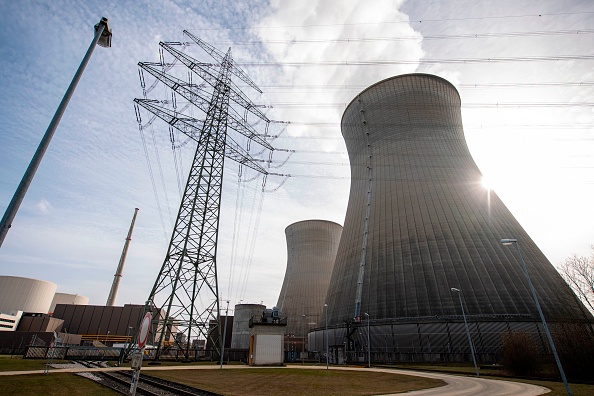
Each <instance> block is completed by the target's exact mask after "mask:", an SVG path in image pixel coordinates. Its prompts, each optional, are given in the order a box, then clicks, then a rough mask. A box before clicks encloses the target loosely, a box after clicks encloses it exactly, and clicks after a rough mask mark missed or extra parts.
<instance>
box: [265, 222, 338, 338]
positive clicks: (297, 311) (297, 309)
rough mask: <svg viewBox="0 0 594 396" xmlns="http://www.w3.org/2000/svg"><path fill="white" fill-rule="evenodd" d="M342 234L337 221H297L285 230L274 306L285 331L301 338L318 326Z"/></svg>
mask: <svg viewBox="0 0 594 396" xmlns="http://www.w3.org/2000/svg"><path fill="white" fill-rule="evenodd" d="M341 233H342V227H341V226H340V225H339V224H336V223H333V222H330V221H325V220H305V221H300V222H297V223H294V224H291V225H290V226H288V227H287V228H286V229H285V235H286V237H287V270H286V272H285V280H284V281H283V286H282V289H281V292H280V296H279V298H278V303H277V305H276V306H277V307H278V309H279V310H280V312H281V315H282V316H286V317H287V327H286V331H285V333H286V334H292V335H294V336H297V337H303V336H304V332H307V331H308V330H309V329H310V328H313V327H318V326H320V324H321V316H322V312H323V310H324V304H325V303H326V300H325V298H326V292H327V290H328V284H329V283H330V276H331V274H332V268H333V267H334V260H335V258H336V250H337V249H338V243H339V241H340V234H341ZM304 315H305V316H304Z"/></svg>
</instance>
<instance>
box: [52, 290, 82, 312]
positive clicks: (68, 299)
mask: <svg viewBox="0 0 594 396" xmlns="http://www.w3.org/2000/svg"><path fill="white" fill-rule="evenodd" d="M56 304H69V305H88V304H89V297H85V296H81V295H80V294H69V293H56V294H55V295H54V299H53V300H52V305H51V306H50V309H49V313H50V314H51V313H53V312H54V309H56Z"/></svg>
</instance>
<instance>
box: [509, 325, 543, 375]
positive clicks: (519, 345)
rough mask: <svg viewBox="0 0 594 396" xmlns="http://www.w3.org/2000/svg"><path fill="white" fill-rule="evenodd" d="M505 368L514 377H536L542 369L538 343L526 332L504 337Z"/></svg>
mask: <svg viewBox="0 0 594 396" xmlns="http://www.w3.org/2000/svg"><path fill="white" fill-rule="evenodd" d="M502 344H503V350H502V354H503V359H502V363H503V365H504V367H505V368H506V369H507V370H508V371H509V372H510V373H511V374H512V375H518V376H523V375H534V374H536V372H537V371H538V369H539V368H540V356H539V353H538V347H537V345H536V342H535V341H534V340H533V339H532V337H530V334H528V333H525V332H514V333H505V334H503V336H502Z"/></svg>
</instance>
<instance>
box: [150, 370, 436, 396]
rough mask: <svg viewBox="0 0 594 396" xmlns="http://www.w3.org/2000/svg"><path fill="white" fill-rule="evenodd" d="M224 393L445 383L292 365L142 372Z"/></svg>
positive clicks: (288, 393) (393, 388)
mask: <svg viewBox="0 0 594 396" xmlns="http://www.w3.org/2000/svg"><path fill="white" fill-rule="evenodd" d="M145 374H149V375H152V376H155V377H159V378H164V379H167V380H170V381H175V382H179V383H182V384H186V385H190V386H195V387H197V388H200V389H204V390H208V391H211V392H215V393H220V394H224V395H229V396H233V395H238V396H239V395H241V396H249V395H257V396H268V395H270V396H276V395H281V394H282V395H284V396H297V395H342V396H351V395H379V394H386V393H395V392H407V391H412V390H418V389H426V388H434V387H437V386H442V385H444V382H442V381H439V380H434V379H429V378H420V377H413V376H407V375H395V374H385V373H369V372H356V371H338V370H301V369H291V368H279V369H275V368H270V369H240V370H208V371H203V370H177V371H151V372H145Z"/></svg>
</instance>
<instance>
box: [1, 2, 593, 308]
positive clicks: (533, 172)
mask: <svg viewBox="0 0 594 396" xmlns="http://www.w3.org/2000/svg"><path fill="white" fill-rule="evenodd" d="M101 16H105V17H107V18H109V21H110V25H111V27H112V30H113V47H112V48H110V49H105V48H97V49H96V50H95V53H94V55H93V58H92V59H91V62H90V63H89V65H88V67H87V69H86V71H85V74H84V76H83V78H82V80H81V82H80V84H79V86H78V88H77V90H76V92H75V94H74V97H73V98H72V100H71V102H70V105H69V107H68V109H67V111H66V113H65V115H64V117H63V119H62V121H61V123H60V126H59V128H58V130H57V132H56V135H55V137H54V139H53V141H52V143H51V145H50V147H49V150H48V152H47V153H46V155H45V158H44V160H43V162H42V164H41V166H40V168H39V170H38V172H37V175H36V177H35V179H34V181H33V183H32V185H31V188H30V189H29V192H28V194H27V196H26V198H25V200H24V202H23V204H22V206H21V208H20V211H19V213H18V215H17V217H16V219H15V221H14V222H13V227H12V229H11V230H10V232H9V234H8V236H7V238H6V240H5V242H4V245H3V246H2V248H0V274H3V275H16V276H25V277H31V278H38V279H44V280H49V281H52V282H55V283H57V284H58V291H61V292H65V293H78V294H82V295H86V296H89V297H90V303H92V304H104V303H105V300H106V299H107V295H108V292H109V287H110V286H111V282H112V280H113V273H114V272H115V269H116V266H117V263H118V260H119V256H120V254H121V250H122V247H123V243H124V239H125V237H126V233H127V231H128V227H129V224H130V220H131V218H132V215H133V212H134V208H135V207H139V208H140V212H139V214H138V219H137V223H136V228H135V230H134V234H133V237H132V243H131V246H130V250H129V253H128V259H127V262H126V267H125V270H124V277H123V279H122V282H121V285H120V290H119V294H118V298H117V303H118V304H124V303H142V302H143V301H144V300H145V299H146V297H147V296H148V293H149V292H150V289H151V287H152V285H153V283H154V280H155V278H156V276H157V273H158V270H159V268H160V266H161V264H162V260H163V258H164V255H165V253H166V248H167V242H168V239H169V234H170V232H171V227H172V223H173V219H174V217H175V213H176V212H177V206H178V203H179V199H180V196H179V190H178V183H177V179H178V178H180V177H181V178H182V179H183V181H182V182H185V174H183V176H180V175H181V174H182V173H177V172H176V169H175V162H174V156H173V154H172V151H171V149H170V146H171V143H170V141H169V132H168V130H167V128H166V127H165V126H163V124H162V123H159V122H157V121H155V122H154V123H153V124H152V126H151V127H150V128H147V129H145V139H146V141H147V146H146V147H147V150H148V153H149V159H150V164H151V169H152V170H153V175H154V181H155V189H156V191H157V198H156V197H155V194H154V192H153V184H152V182H151V178H150V175H149V171H148V167H147V158H146V156H145V151H144V146H143V143H142V140H141V137H140V134H139V130H138V125H137V122H136V118H135V115H134V106H133V102H132V100H133V99H134V98H137V97H138V98H139V97H142V89H141V87H140V84H139V79H138V71H137V63H138V62H139V61H158V59H159V50H158V43H159V41H188V38H187V37H185V36H184V35H183V34H182V31H183V30H184V29H187V30H189V31H190V32H192V33H193V34H195V35H196V36H199V37H201V38H203V39H204V40H206V41H207V42H209V43H211V44H213V45H214V46H216V47H217V48H219V49H220V50H222V51H226V49H227V48H228V47H232V51H233V56H234V58H235V60H236V62H238V63H239V64H243V65H244V69H245V70H246V72H247V73H248V74H249V75H250V76H251V77H252V79H253V80H254V81H255V82H256V83H257V84H259V85H260V86H262V89H263V91H264V94H263V95H253V92H252V93H251V95H250V96H251V97H252V99H253V100H254V101H256V102H258V103H263V104H267V105H271V106H273V108H272V109H270V110H268V111H269V113H268V114H269V115H270V117H271V118H274V119H277V120H284V121H291V123H292V124H291V125H290V126H289V127H288V128H287V129H286V130H285V131H284V132H283V134H282V135H281V136H282V137H281V138H279V139H277V140H276V141H275V143H274V145H275V146H276V147H279V148H287V149H295V150H297V152H296V153H295V154H294V155H292V156H291V157H290V158H289V160H288V161H287V163H286V164H285V165H284V166H282V167H280V168H278V169H276V171H277V172H278V173H283V174H292V175H293V176H294V177H291V178H289V179H288V180H286V181H284V179H283V178H281V177H270V178H268V180H267V184H266V190H267V191H268V192H266V193H262V192H261V179H258V180H256V181H254V182H249V183H248V182H246V183H241V184H240V183H238V182H237V179H238V175H237V165H236V164H233V163H231V161H227V165H226V168H227V169H226V172H227V173H226V176H225V177H226V181H225V187H224V198H223V206H222V218H221V235H220V241H221V243H220V248H219V253H220V254H219V278H220V286H221V294H222V298H223V299H230V300H231V302H232V303H237V302H239V301H240V300H243V301H244V302H260V301H263V302H264V303H265V304H267V305H269V306H271V305H274V304H275V303H276V300H277V297H278V293H279V291H280V287H281V283H282V280H283V276H284V271H285V266H286V251H285V250H286V247H285V236H284V229H285V227H287V226H288V225H290V224H292V223H293V222H296V221H300V220H306V219H327V220H332V221H335V222H337V223H340V224H342V222H343V219H344V211H345V209H346V204H347V200H348V188H349V180H348V177H349V168H348V166H347V165H346V164H348V158H347V156H346V152H345V151H346V150H345V148H344V144H343V142H342V139H341V134H340V128H339V122H340V117H341V114H342V111H343V110H344V106H345V105H346V104H347V103H348V102H350V100H351V99H352V98H353V97H354V96H355V95H356V94H357V93H358V92H359V91H361V90H362V89H364V88H365V87H366V86H368V85H370V84H373V83H374V82H377V81H379V80H381V79H383V78H387V77H390V76H393V75H397V74H401V73H409V72H415V71H417V72H424V73H433V74H437V75H439V76H442V77H444V78H446V79H448V80H449V81H451V82H452V83H453V84H455V85H456V86H457V87H458V89H459V91H460V94H461V97H462V103H463V108H462V116H463V120H464V129H465V133H466V136H467V140H468V144H469V147H470V150H471V152H472V154H473V157H474V159H475V161H476V162H477V164H478V165H479V167H480V168H481V170H482V172H483V174H484V175H485V176H487V177H488V178H489V179H490V181H491V184H492V185H493V187H494V188H495V190H496V191H497V193H498V194H499V195H500V196H501V198H502V199H503V200H504V202H505V203H506V204H507V206H508V207H509V208H510V210H511V211H512V213H514V215H515V216H516V218H517V219H518V220H519V221H520V223H521V224H522V225H523V226H524V228H525V229H526V230H527V231H528V233H529V234H530V235H531V236H532V238H533V239H534V240H535V241H536V243H537V244H538V245H539V247H540V248H541V249H542V250H543V252H544V253H545V254H546V255H547V257H548V258H549V259H550V260H551V262H552V263H553V264H555V265H559V264H560V263H561V262H562V261H563V259H564V258H565V257H567V256H569V255H570V254H572V253H580V254H585V253H586V252H587V250H588V247H589V245H590V244H592V243H594V229H593V228H592V226H591V222H592V219H594V207H593V205H592V204H591V201H592V198H593V196H594V159H593V157H592V153H593V152H594V131H593V126H594V106H593V105H592V97H593V96H592V93H593V87H594V85H593V82H594V72H593V70H594V68H593V67H592V66H593V62H594V59H592V56H593V55H594V51H593V48H594V34H593V33H591V32H589V30H588V29H589V28H591V27H592V26H593V24H592V22H593V21H594V6H593V5H591V2H589V1H522V2H517V1H507V0H504V1H498V2H489V3H488V5H487V2H477V1H465V0H460V1H447V0H435V1H422V2H420V1H406V2H402V1H393V0H392V1H387V0H378V1H373V2H356V1H340V2H338V1H327V0H326V1H322V0H308V1H272V0H271V1H249V2H246V1H244V2H239V1H200V2H194V1H186V2H184V1H173V0H170V1H150V2H136V1H102V2H93V1H87V2H81V1H74V0H73V1H20V2H14V1H2V2H0V22H1V23H0V65H1V66H2V74H1V75H0V86H1V87H2V92H3V95H1V96H0V117H1V119H2V127H1V129H0V164H1V165H0V209H2V211H4V210H5V208H6V206H7V205H8V202H9V200H10V198H11V197H12V194H13V193H14V190H15V189H16V186H17V184H18V182H19V181H20V178H21V177H22V175H23V173H24V171H25V169H26V167H27V164H28V162H29V160H30V158H31V156H32V154H33V152H34V150H35V148H36V146H37V144H38V143H39V141H40V139H41V136H42V135H43V133H44V131H45V129H46V128H47V125H48V123H49V121H50V119H51V117H52V115H53V113H54V111H55V109H56V108H57V106H58V104H59V101H60V99H61V98H62V95H63V94H64V92H65V90H66V88H67V86H68V84H69V82H70V80H71V78H72V76H73V74H74V72H75V70H76V68H77V67H78V64H79V62H80V60H81V59H82V57H83V55H84V52H85V51H86V49H87V47H88V45H89V43H90V41H91V39H92V35H93V25H94V24H95V23H97V22H98V21H99V19H100V18H101ZM578 31H580V32H578ZM444 36H445V37H444ZM472 36H474V37H472ZM347 38H348V39H351V40H349V41H348V42H345V41H344V40H343V39H347ZM188 53H191V54H192V55H194V56H196V57H199V56H203V55H202V53H201V52H200V51H199V50H198V49H197V48H196V47H188ZM562 56H570V57H571V59H569V60H551V59H553V58H557V57H562ZM528 57H532V58H533V59H532V60H531V61H528V60H525V59H524V60H520V59H518V58H528ZM501 58H508V60H507V61H505V62H504V61H500V60H498V59H501ZM534 58H536V59H534ZM463 59H466V60H467V61H466V62H464V61H462V60H463ZM489 59H491V61H489ZM361 60H364V61H380V60H381V61H388V62H387V63H388V64H387V65H383V66H379V65H371V66H356V65H348V66H347V65H345V63H347V62H351V63H352V62H354V61H361ZM443 60H449V61H451V60H455V62H444V61H443ZM469 60H470V61H469ZM277 62H280V63H277ZM288 62H294V63H300V64H301V66H291V65H288V64H287V63H288ZM321 62H336V63H342V64H334V65H327V64H325V65H320V63H321ZM557 83H561V84H557ZM580 83H581V84H580ZM496 84H499V85H496ZM502 84H503V86H502ZM526 84H532V85H526ZM473 85H476V87H473ZM151 94H152V95H153V97H163V98H165V97H166V94H167V92H166V91H165V90H164V89H162V88H161V87H156V88H155V89H154V91H153V92H152V93H151ZM289 103H291V104H292V105H288V104H289ZM145 121H146V119H145ZM278 131H280V129H278V130H277V132H278ZM182 141H183V139H182ZM194 149H195V147H194V146H192V144H191V143H188V144H186V145H185V146H184V147H182V148H181V149H180V151H179V154H180V155H181V156H182V157H183V161H182V162H183V165H184V166H185V167H184V169H185V170H186V171H187V169H188V168H187V167H188V166H189V161H190V159H191V155H192V153H193V150H194ZM157 155H158V160H157ZM284 158H286V157H285V156H284V155H283V153H277V154H275V160H276V161H279V162H277V163H275V164H276V165H277V166H278V165H280V163H281V162H282V160H283V159H284ZM161 175H162V176H161ZM283 181H284V183H283V184H281V183H282V182H283ZM157 199H158V201H157ZM157 202H158V205H157ZM260 206H261V210H259V208H260ZM158 207H160V208H161V211H159V209H158ZM238 208H240V209H241V211H238ZM161 219H163V220H162V221H161ZM231 263H233V265H232V264H231Z"/></svg>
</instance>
